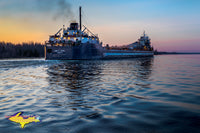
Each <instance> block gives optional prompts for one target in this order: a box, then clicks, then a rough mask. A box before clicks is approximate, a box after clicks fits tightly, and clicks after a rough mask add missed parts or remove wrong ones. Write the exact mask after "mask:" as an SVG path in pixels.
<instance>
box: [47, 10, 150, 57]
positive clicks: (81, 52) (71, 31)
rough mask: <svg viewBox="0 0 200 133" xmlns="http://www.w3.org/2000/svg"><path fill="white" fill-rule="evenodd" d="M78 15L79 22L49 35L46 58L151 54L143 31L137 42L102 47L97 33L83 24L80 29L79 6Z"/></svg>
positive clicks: (147, 39) (147, 38)
mask: <svg viewBox="0 0 200 133" xmlns="http://www.w3.org/2000/svg"><path fill="white" fill-rule="evenodd" d="M79 17H80V22H79V24H78V23H71V24H70V27H68V28H65V27H64V26H63V28H61V29H60V30H59V31H58V32H57V33H56V34H55V35H50V36H49V40H48V41H46V42H45V59H46V60H90V59H112V58H128V57H140V56H153V49H152V47H151V46H150V39H149V37H148V36H146V34H145V33H144V35H143V36H141V38H140V39H139V40H138V42H136V43H133V44H130V45H127V46H126V48H125V49H124V48H110V47H109V46H106V47H102V42H100V40H99V37H98V35H95V34H94V33H92V32H91V31H90V30H89V29H88V28H87V27H86V26H84V25H83V27H84V29H82V22H81V7H80V8H79ZM61 32H62V33H61Z"/></svg>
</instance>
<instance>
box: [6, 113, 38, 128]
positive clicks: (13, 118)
mask: <svg viewBox="0 0 200 133" xmlns="http://www.w3.org/2000/svg"><path fill="white" fill-rule="evenodd" d="M22 113H23V112H19V113H16V114H15V115H13V116H10V117H9V118H8V119H9V120H10V121H14V122H16V123H19V124H20V125H21V128H24V126H25V125H26V124H28V123H31V122H40V120H39V118H36V116H30V117H24V116H22Z"/></svg>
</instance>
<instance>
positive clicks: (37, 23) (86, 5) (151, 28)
mask: <svg viewBox="0 0 200 133" xmlns="http://www.w3.org/2000/svg"><path fill="white" fill-rule="evenodd" d="M79 6H82V9H83V15H82V17H83V24H84V25H86V26H87V27H88V28H89V29H91V30H92V31H93V32H94V33H96V34H98V35H99V37H100V39H101V40H102V41H103V44H110V45H124V44H130V43H133V42H135V41H137V39H138V38H139V37H140V36H141V34H142V33H143V31H144V30H145V31H146V33H147V34H148V35H149V37H150V38H151V42H152V45H153V46H154V48H155V49H158V50H159V51H177V52H200V0H98V1H97V0H0V41H5V42H14V43H19V42H29V41H34V42H44V41H45V40H48V36H49V35H51V34H55V33H56V32H57V31H58V30H59V28H61V27H62V26H63V24H64V25H65V26H68V25H69V23H70V22H72V21H78V8H79Z"/></svg>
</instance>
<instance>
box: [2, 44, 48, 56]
mask: <svg viewBox="0 0 200 133" xmlns="http://www.w3.org/2000/svg"><path fill="white" fill-rule="evenodd" d="M27 57H44V45H42V44H40V43H33V42H30V43H22V44H13V43H5V42H0V58H27Z"/></svg>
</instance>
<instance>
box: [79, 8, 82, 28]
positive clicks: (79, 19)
mask: <svg viewBox="0 0 200 133" xmlns="http://www.w3.org/2000/svg"><path fill="white" fill-rule="evenodd" d="M79 20H80V22H79V25H80V30H81V31H82V24H81V6H80V7H79Z"/></svg>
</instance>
